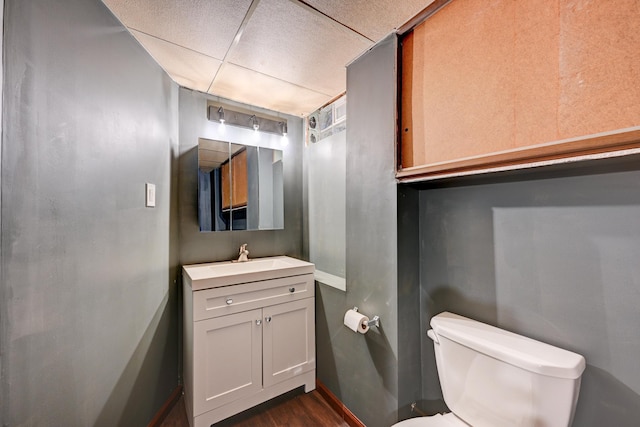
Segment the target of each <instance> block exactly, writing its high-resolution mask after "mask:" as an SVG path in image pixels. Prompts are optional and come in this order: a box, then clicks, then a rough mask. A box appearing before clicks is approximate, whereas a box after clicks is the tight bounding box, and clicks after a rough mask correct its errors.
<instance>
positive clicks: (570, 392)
mask: <svg viewBox="0 0 640 427" xmlns="http://www.w3.org/2000/svg"><path fill="white" fill-rule="evenodd" d="M431 328H432V329H431V330H429V332H427V334H428V335H429V337H430V338H431V339H432V340H433V347H434V349H435V354H436V365H437V367H438V376H439V378H440V384H441V386H442V394H443V396H444V401H445V402H446V404H447V406H448V407H449V409H451V411H452V412H451V413H448V414H444V415H440V414H438V415H435V416H431V417H419V418H411V419H408V420H405V421H402V422H399V423H397V424H394V426H393V427H468V426H472V427H567V426H570V425H571V422H572V420H573V413H574V410H575V407H576V402H577V401H578V392H579V390H580V378H581V376H582V372H583V371H584V368H585V360H584V357H582V356H581V355H579V354H576V353H572V352H570V351H567V350H563V349H560V348H558V347H554V346H552V345H549V344H545V343H542V342H540V341H535V340H532V339H530V338H527V337H523V336H521V335H517V334H514V333H511V332H508V331H505V330H502V329H499V328H496V327H493V326H490V325H487V324H484V323H480V322H477V321H475V320H471V319H468V318H466V317H462V316H458V315H457V314H453V313H448V312H444V313H440V314H438V315H437V316H435V317H433V318H432V319H431Z"/></svg>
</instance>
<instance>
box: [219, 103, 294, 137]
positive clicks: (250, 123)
mask: <svg viewBox="0 0 640 427" xmlns="http://www.w3.org/2000/svg"><path fill="white" fill-rule="evenodd" d="M207 119H208V120H210V121H212V122H220V123H224V124H225V125H231V126H237V127H241V128H245V129H251V130H255V131H259V132H268V133H274V134H276V135H286V131H287V120H286V119H278V118H275V117H274V118H268V117H265V116H261V115H257V114H254V113H250V112H249V113H246V112H242V111H237V110H233V109H230V108H229V107H226V106H222V105H209V106H208V108H207ZM283 132H285V133H283Z"/></svg>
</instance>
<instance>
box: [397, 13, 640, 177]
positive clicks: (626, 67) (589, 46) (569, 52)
mask: <svg viewBox="0 0 640 427" xmlns="http://www.w3.org/2000/svg"><path fill="white" fill-rule="evenodd" d="M405 41H406V43H405V44H406V46H405V48H406V49H407V51H405V52H403V58H404V61H405V63H404V67H403V70H402V73H403V74H402V75H403V88H402V94H403V100H402V102H401V108H402V114H401V117H402V124H403V126H402V132H401V134H402V138H403V139H402V142H401V148H402V150H403V153H401V159H402V165H401V166H402V167H403V168H408V167H412V166H423V165H429V166H433V167H436V164H438V163H441V162H452V161H460V160H462V159H465V158H468V157H474V156H486V155H489V154H494V153H497V152H503V151H509V150H515V149H521V148H525V147H526V148H531V147H533V146H537V145H539V144H545V143H549V142H553V141H558V140H564V139H568V138H582V137H585V136H588V135H593V134H597V133H601V132H608V131H618V130H620V129H625V128H630V127H634V126H638V125H640V103H639V102H638V99H640V84H638V82H640V66H638V64H640V2H639V1H638V0H621V1H619V2H615V3H613V2H597V1H589V0H550V1H545V2H534V1H530V0H523V1H517V2H516V1H509V0H491V1H482V0H464V1H462V0H454V1H452V2H451V3H450V4H448V5H447V6H445V7H444V8H443V9H441V10H440V11H439V12H437V13H436V14H434V15H432V16H431V17H430V18H429V19H427V20H426V21H425V22H423V23H422V24H420V25H419V26H417V27H416V28H415V29H414V31H413V35H411V36H409V37H408V38H405ZM407 108H409V109H410V110H411V111H409V112H408V111H406V109H407ZM629 138H632V137H631V136H627V137H625V136H621V137H620V142H616V143H614V144H613V145H611V146H608V148H604V149H603V148H601V147H602V146H600V147H599V146H598V144H599V143H600V142H598V141H599V140H598V139H597V138H596V139H594V138H590V139H589V138H588V139H589V142H586V143H585V144H583V151H584V152H585V153H587V152H596V151H606V150H612V149H614V148H615V147H623V148H624V147H627V148H628V147H629V144H630V143H631V140H630V139H629ZM605 140H606V141H609V140H608V139H606V138H605ZM605 140H602V143H603V144H605V143H607V144H609V142H606V141H605ZM574 145H576V144H574ZM578 146H579V144H578V145H576V147H578ZM407 149H410V151H411V154H408V155H407V154H406V153H405V152H404V151H405V150H407ZM561 149H563V148H561V147H560V148H559V150H561ZM559 150H558V151H559ZM565 150H566V146H565ZM547 151H548V150H546V149H545V151H544V153H545V154H544V155H545V157H549V156H551V157H554V155H553V154H554V153H550V152H547ZM558 151H556V152H555V153H558ZM578 152H579V150H573V149H572V150H571V151H565V153H566V154H564V155H560V156H561V157H562V156H571V155H576V153H578ZM540 154H541V152H540V153H534V152H528V153H526V154H522V153H515V152H514V157H513V158H514V159H515V158H516V157H517V156H521V157H519V158H521V159H523V160H526V159H531V158H533V157H535V156H538V155H540ZM504 160H507V159H506V158H505V159H504ZM465 161H466V160H465ZM501 161H502V160H501ZM513 162H516V163H517V162H518V160H513V161H512V162H511V163H513ZM475 164H477V165H482V161H481V160H478V161H477V163H475ZM465 167H467V168H468V167H471V166H465Z"/></svg>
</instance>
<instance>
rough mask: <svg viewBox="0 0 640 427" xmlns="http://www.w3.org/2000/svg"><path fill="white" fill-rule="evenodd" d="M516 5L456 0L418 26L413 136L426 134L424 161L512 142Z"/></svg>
mask: <svg viewBox="0 0 640 427" xmlns="http://www.w3.org/2000/svg"><path fill="white" fill-rule="evenodd" d="M514 13H515V3H514V2H504V1H491V2H487V1H482V0H468V1H454V2H452V3H451V4H449V5H448V6H446V7H445V8H444V9H443V10H441V11H440V12H438V13H436V14H435V15H433V16H432V17H431V18H430V19H429V20H427V21H426V22H425V23H424V24H422V25H421V26H420V27H419V28H417V29H416V30H415V31H416V34H415V37H416V38H423V39H424V45H422V46H420V45H417V46H414V48H418V47H420V48H422V49H424V50H422V51H421V52H420V51H414V52H416V53H415V54H414V58H416V57H417V56H418V55H420V54H421V55H422V56H423V57H424V61H423V64H422V65H423V73H422V75H419V74H418V73H415V74H414V77H413V79H414V82H416V80H417V81H418V83H417V85H418V87H419V88H421V89H422V92H423V93H422V94H421V95H420V96H418V97H414V102H421V103H422V105H423V120H421V121H416V120H415V119H414V129H415V131H416V136H414V142H415V143H419V141H420V140H423V141H424V146H425V157H426V158H425V160H426V163H435V162H440V161H444V160H448V159H451V158H461V157H467V156H473V155H478V154H482V153H484V152H486V151H487V150H490V151H493V150H494V149H498V148H500V147H511V146H512V144H513V140H514V120H513V117H514V99H515V82H514V79H513V78H512V77H513V75H514V60H513V34H514V32H515V26H514V20H513V15H514ZM496 17H498V20H499V21H500V23H499V25H497V24H496V21H497V19H496ZM500 17H506V18H502V19H500ZM416 71H417V70H416ZM419 126H423V127H424V128H423V129H422V130H421V129H418V127H419ZM422 132H424V133H422ZM423 134H424V138H422V135H423Z"/></svg>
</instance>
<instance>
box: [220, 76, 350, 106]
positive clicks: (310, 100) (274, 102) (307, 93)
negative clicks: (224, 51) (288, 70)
mask: <svg viewBox="0 0 640 427" xmlns="http://www.w3.org/2000/svg"><path fill="white" fill-rule="evenodd" d="M345 78H346V77H345ZM209 93H211V94H212V95H217V96H221V97H223V98H228V99H232V100H234V101H238V102H242V103H245V104H249V105H255V106H257V107H262V108H267V109H269V110H273V111H279V112H281V113H286V114H292V115H296V116H303V115H307V114H309V113H310V112H312V111H314V110H316V109H317V108H318V107H319V106H322V105H324V104H326V103H327V102H329V101H330V100H331V99H332V97H331V96H328V95H325V94H322V93H318V92H315V91H313V90H310V89H308V88H305V87H300V86H296V85H294V84H291V83H288V82H285V81H283V80H279V79H275V78H273V77H269V76H267V75H265V74H261V73H258V72H256V71H253V70H248V69H246V68H242V67H239V66H237V65H234V64H229V63H227V64H224V65H223V66H222V67H221V69H220V71H219V72H218V76H217V77H216V80H215V81H214V82H213V85H212V86H211V89H210V90H209Z"/></svg>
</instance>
